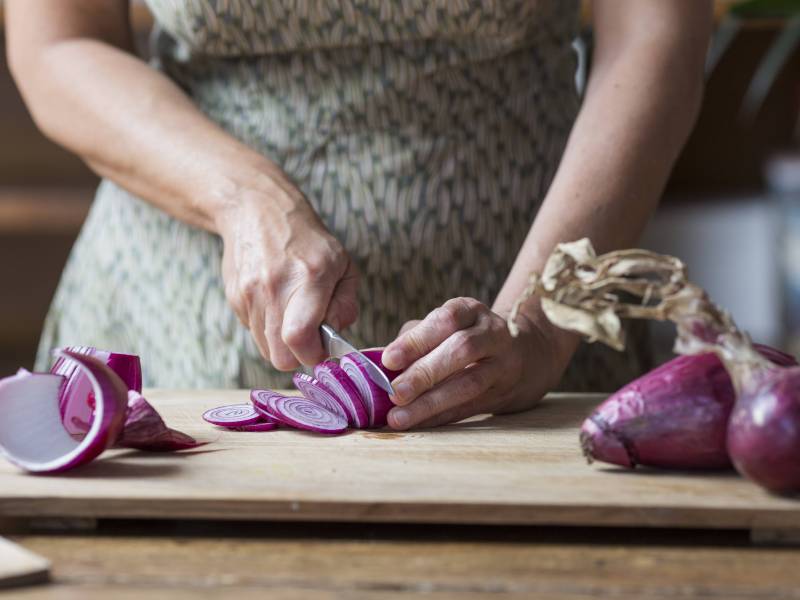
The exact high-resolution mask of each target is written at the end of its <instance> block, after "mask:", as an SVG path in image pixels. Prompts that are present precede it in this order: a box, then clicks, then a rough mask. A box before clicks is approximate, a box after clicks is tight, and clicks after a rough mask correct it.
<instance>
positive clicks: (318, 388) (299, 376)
mask: <svg viewBox="0 0 800 600" xmlns="http://www.w3.org/2000/svg"><path fill="white" fill-rule="evenodd" d="M292 380H293V381H294V386H295V387H296V388H297V389H298V390H299V391H300V393H301V394H303V396H305V397H306V399H308V400H310V401H311V402H316V403H317V404H319V405H320V406H321V407H322V408H324V409H326V410H329V411H331V412H332V413H334V414H337V415H340V416H342V417H344V418H345V419H347V411H346V410H345V407H344V402H342V401H341V400H340V399H339V398H337V397H336V395H334V393H333V392H332V391H331V390H329V389H328V388H327V387H325V386H323V385H322V384H321V383H320V382H319V381H317V380H316V379H314V378H313V377H311V376H310V375H306V374H305V373H295V375H294V377H293V378H292Z"/></svg>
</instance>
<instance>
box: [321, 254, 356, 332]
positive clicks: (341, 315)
mask: <svg viewBox="0 0 800 600" xmlns="http://www.w3.org/2000/svg"><path fill="white" fill-rule="evenodd" d="M359 279H360V278H359V275H358V270H357V269H356V266H355V264H353V262H352V261H351V262H350V264H349V266H348V268H347V271H346V272H345V274H344V276H343V277H342V278H341V279H340V280H339V283H337V284H336V289H334V290H333V297H332V298H331V302H330V304H329V305H328V310H327V312H326V314H325V322H327V323H329V324H330V325H331V326H332V327H333V328H334V329H336V330H340V329H345V328H347V327H349V326H350V325H352V324H353V323H355V322H356V319H357V318H358V283H359Z"/></svg>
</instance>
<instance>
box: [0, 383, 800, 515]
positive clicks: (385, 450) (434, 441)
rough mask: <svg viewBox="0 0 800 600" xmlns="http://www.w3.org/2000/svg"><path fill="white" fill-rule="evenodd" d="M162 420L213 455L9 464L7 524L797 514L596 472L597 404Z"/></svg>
mask: <svg viewBox="0 0 800 600" xmlns="http://www.w3.org/2000/svg"><path fill="white" fill-rule="evenodd" d="M148 397H149V398H150V400H151V401H152V402H153V404H154V405H156V406H157V407H158V408H159V410H160V411H161V412H162V414H163V415H164V417H165V418H166V420H167V422H169V423H170V424H171V425H173V426H175V427H178V428H180V429H183V430H185V431H186V432H187V433H190V434H193V435H196V436H198V437H201V438H205V439H209V440H213V443H211V444H209V445H208V446H206V447H204V448H200V449H198V450H195V451H191V452H186V453H181V454H171V455H163V454H161V455H159V454H145V453H140V452H134V451H115V452H110V453H108V454H107V455H105V457H104V458H103V459H102V460H99V461H97V462H95V463H93V464H91V465H88V466H86V467H84V468H81V469H78V470H75V471H73V472H70V473H68V474H65V475H62V476H58V477H34V476H30V475H25V474H22V473H20V472H19V471H17V470H15V469H14V468H13V467H12V466H10V465H5V464H4V465H2V466H0V516H26V517H29V516H40V515H45V516H77V517H92V518H149V517H155V518H170V519H177V518H201V519H246V520H263V519H266V520H305V521H309V520H320V521H356V522H364V521H377V522H381V521H388V522H392V521H394V522H435V523H514V524H557V525H628V526H658V527H715V528H748V529H749V528H753V527H758V528H770V527H776V528H789V527H798V526H800V503H798V502H796V501H794V500H791V499H787V498H779V497H775V496H770V495H769V494H767V493H765V492H764V491H762V490H761V489H759V488H758V487H756V486H754V485H752V484H750V483H748V482H746V481H744V480H742V479H741V478H739V477H737V476H736V475H735V474H734V473H713V474H708V473H706V474H696V473H695V474H692V473H667V472H662V471H637V472H629V471H625V470H621V469H616V468H608V467H604V466H592V467H590V466H587V465H586V462H585V460H584V458H583V457H582V456H581V453H580V449H579V446H578V441H577V440H578V427H579V425H580V422H581V421H582V419H583V418H584V417H585V415H586V414H587V413H588V412H589V410H590V409H591V407H592V406H594V405H595V404H596V403H597V402H598V401H599V399H600V398H599V397H598V396H596V395H595V396H586V395H583V396H576V395H553V396H550V397H548V398H547V399H546V400H545V401H544V402H543V403H542V405H541V406H540V407H539V408H537V409H534V410H532V411H529V412H527V413H524V414H518V415H506V416H500V417H484V418H477V419H474V420H471V421H468V422H464V423H461V424H456V425H452V426H448V427H443V428H439V429H435V430H425V431H413V432H406V433H398V432H390V431H379V432H369V431H356V432H352V433H350V434H349V435H344V436H340V437H326V436H319V435H313V434H307V433H302V432H296V431H289V430H284V431H277V432H269V433H239V432H228V431H220V430H217V429H215V428H213V427H211V426H210V425H207V424H205V423H203V422H202V421H201V419H200V414H201V413H202V412H203V410H205V409H207V408H210V407H213V406H215V405H220V404H228V403H236V402H243V401H246V399H247V392H246V391H230V390H229V391H204V392H178V391H150V392H148Z"/></svg>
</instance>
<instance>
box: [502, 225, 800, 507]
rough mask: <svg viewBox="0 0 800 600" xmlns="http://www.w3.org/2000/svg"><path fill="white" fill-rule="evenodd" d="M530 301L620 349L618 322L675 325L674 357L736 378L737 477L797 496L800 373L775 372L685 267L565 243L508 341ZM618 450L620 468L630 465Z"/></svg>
mask: <svg viewBox="0 0 800 600" xmlns="http://www.w3.org/2000/svg"><path fill="white" fill-rule="evenodd" d="M533 295H536V296H537V297H538V298H539V300H540V302H541V306H542V310H543V312H544V313H545V315H546V316H547V317H548V319H549V320H550V321H551V322H552V323H553V324H555V325H557V326H558V327H561V328H562V329H566V330H570V331H574V332H577V333H580V334H582V335H583V336H584V337H585V338H586V339H587V341H589V342H595V341H599V342H602V343H604V344H606V345H608V346H610V347H612V348H615V349H617V350H622V349H624V348H625V337H624V330H623V328H622V323H621V319H623V318H633V319H654V320H659V321H671V322H673V323H674V324H675V325H676V327H677V337H676V341H675V346H674V350H675V352H676V353H678V354H683V355H696V354H705V353H713V354H715V355H716V356H717V357H718V358H719V359H720V361H721V362H722V364H723V365H724V366H725V369H726V371H727V372H728V374H729V376H730V378H731V381H732V384H733V388H734V390H735V392H736V403H735V405H734V408H733V411H732V414H731V416H730V420H729V421H728V424H727V432H726V445H727V451H728V453H729V455H730V459H731V460H732V462H733V464H734V466H735V467H736V469H737V470H738V471H739V472H740V473H741V474H742V475H744V476H746V477H748V478H750V479H751V480H753V481H755V482H756V483H758V484H760V485H762V486H764V487H765V488H767V489H769V490H773V491H777V492H787V491H794V490H798V489H800V367H797V366H780V365H776V364H774V363H773V362H770V360H768V359H767V358H766V357H765V356H763V355H762V354H761V353H759V351H758V350H757V348H756V347H755V346H754V344H753V343H752V342H751V340H750V338H749V336H748V335H747V334H746V333H745V332H743V331H741V330H739V328H738V327H737V326H736V324H735V323H734V321H733V319H732V318H731V316H730V315H729V314H728V313H727V312H726V311H724V310H722V309H721V308H720V307H718V306H717V305H716V304H714V303H713V302H712V301H711V299H710V298H709V296H708V294H707V293H706V292H705V290H703V289H702V288H701V287H699V286H697V285H695V284H693V283H691V282H690V281H689V280H688V277H687V273H686V267H685V265H684V264H683V262H681V261H680V260H679V259H678V258H675V257H673V256H666V255H661V254H657V253H655V252H650V251H647V250H638V249H632V250H620V251H615V252H609V253H607V254H602V255H599V256H598V255H597V254H596V253H595V252H594V249H593V247H592V245H591V243H590V242H589V240H588V239H582V240H578V241H576V242H571V243H565V244H559V245H558V246H557V247H556V249H555V250H554V251H553V253H552V254H551V256H550V257H549V259H548V261H547V263H546V264H545V268H544V270H543V272H542V273H541V275H539V274H532V275H531V277H530V280H529V283H528V286H527V288H526V290H525V292H524V293H523V294H522V296H521V297H520V298H519V299H518V300H517V302H516V303H515V305H514V307H513V309H512V311H511V314H510V315H509V319H508V327H509V331H510V333H511V335H513V336H516V335H518V334H519V330H518V328H517V326H516V322H515V321H516V318H517V316H518V314H519V310H520V308H521V306H522V305H523V303H524V302H525V301H527V300H528V299H529V298H530V297H531V296H533ZM630 297H633V298H634V300H630V299H629V298H630ZM648 375H653V373H651V374H648ZM648 375H645V376H644V377H648ZM595 425H596V424H595ZM597 433H603V432H597ZM605 439H606V440H608V439H609V438H608V436H606V438H605ZM623 442H624V440H620V441H619V443H620V445H624V444H623ZM617 450H618V454H619V460H620V461H621V462H622V461H625V460H627V459H628V458H629V457H627V458H626V457H625V456H624V455H623V454H622V451H621V450H620V449H619V448H617ZM680 450H681V449H680V448H679V447H677V446H676V447H675V451H676V452H680Z"/></svg>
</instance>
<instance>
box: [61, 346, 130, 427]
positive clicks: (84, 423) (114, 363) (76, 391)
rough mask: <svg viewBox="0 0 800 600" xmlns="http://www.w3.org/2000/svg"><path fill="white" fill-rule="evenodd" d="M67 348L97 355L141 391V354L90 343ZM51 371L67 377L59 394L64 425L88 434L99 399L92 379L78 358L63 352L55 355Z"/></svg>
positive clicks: (128, 386) (124, 380)
mask: <svg viewBox="0 0 800 600" xmlns="http://www.w3.org/2000/svg"><path fill="white" fill-rule="evenodd" d="M65 350H67V351H69V352H73V353H76V354H81V355H84V356H92V357H94V358H96V359H98V360H99V361H101V362H103V363H105V364H106V365H107V366H108V367H109V368H110V369H111V370H112V371H114V373H116V374H117V375H118V376H119V377H120V379H122V381H123V383H124V384H125V386H126V387H127V388H128V389H129V390H134V391H136V392H141V391H142V366H141V363H140V361H139V357H138V356H135V355H133V354H121V353H119V352H109V351H107V350H98V349H97V348H93V347H91V346H69V347H67V348H65ZM50 372H51V373H52V374H54V375H63V376H64V378H65V381H64V387H63V388H62V390H61V394H60V398H59V407H60V410H61V417H62V419H63V421H64V427H66V429H67V431H68V432H69V433H71V434H74V435H83V434H85V433H86V432H87V431H89V427H90V424H91V422H92V419H93V415H94V405H95V402H96V398H95V397H94V395H93V394H92V384H91V382H90V381H89V379H88V378H87V377H86V375H85V374H84V372H83V371H82V370H81V369H80V368H79V367H78V365H77V363H76V362H74V361H72V360H69V359H67V358H64V357H63V356H59V357H58V358H56V361H55V363H53V366H52V368H51V369H50Z"/></svg>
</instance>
